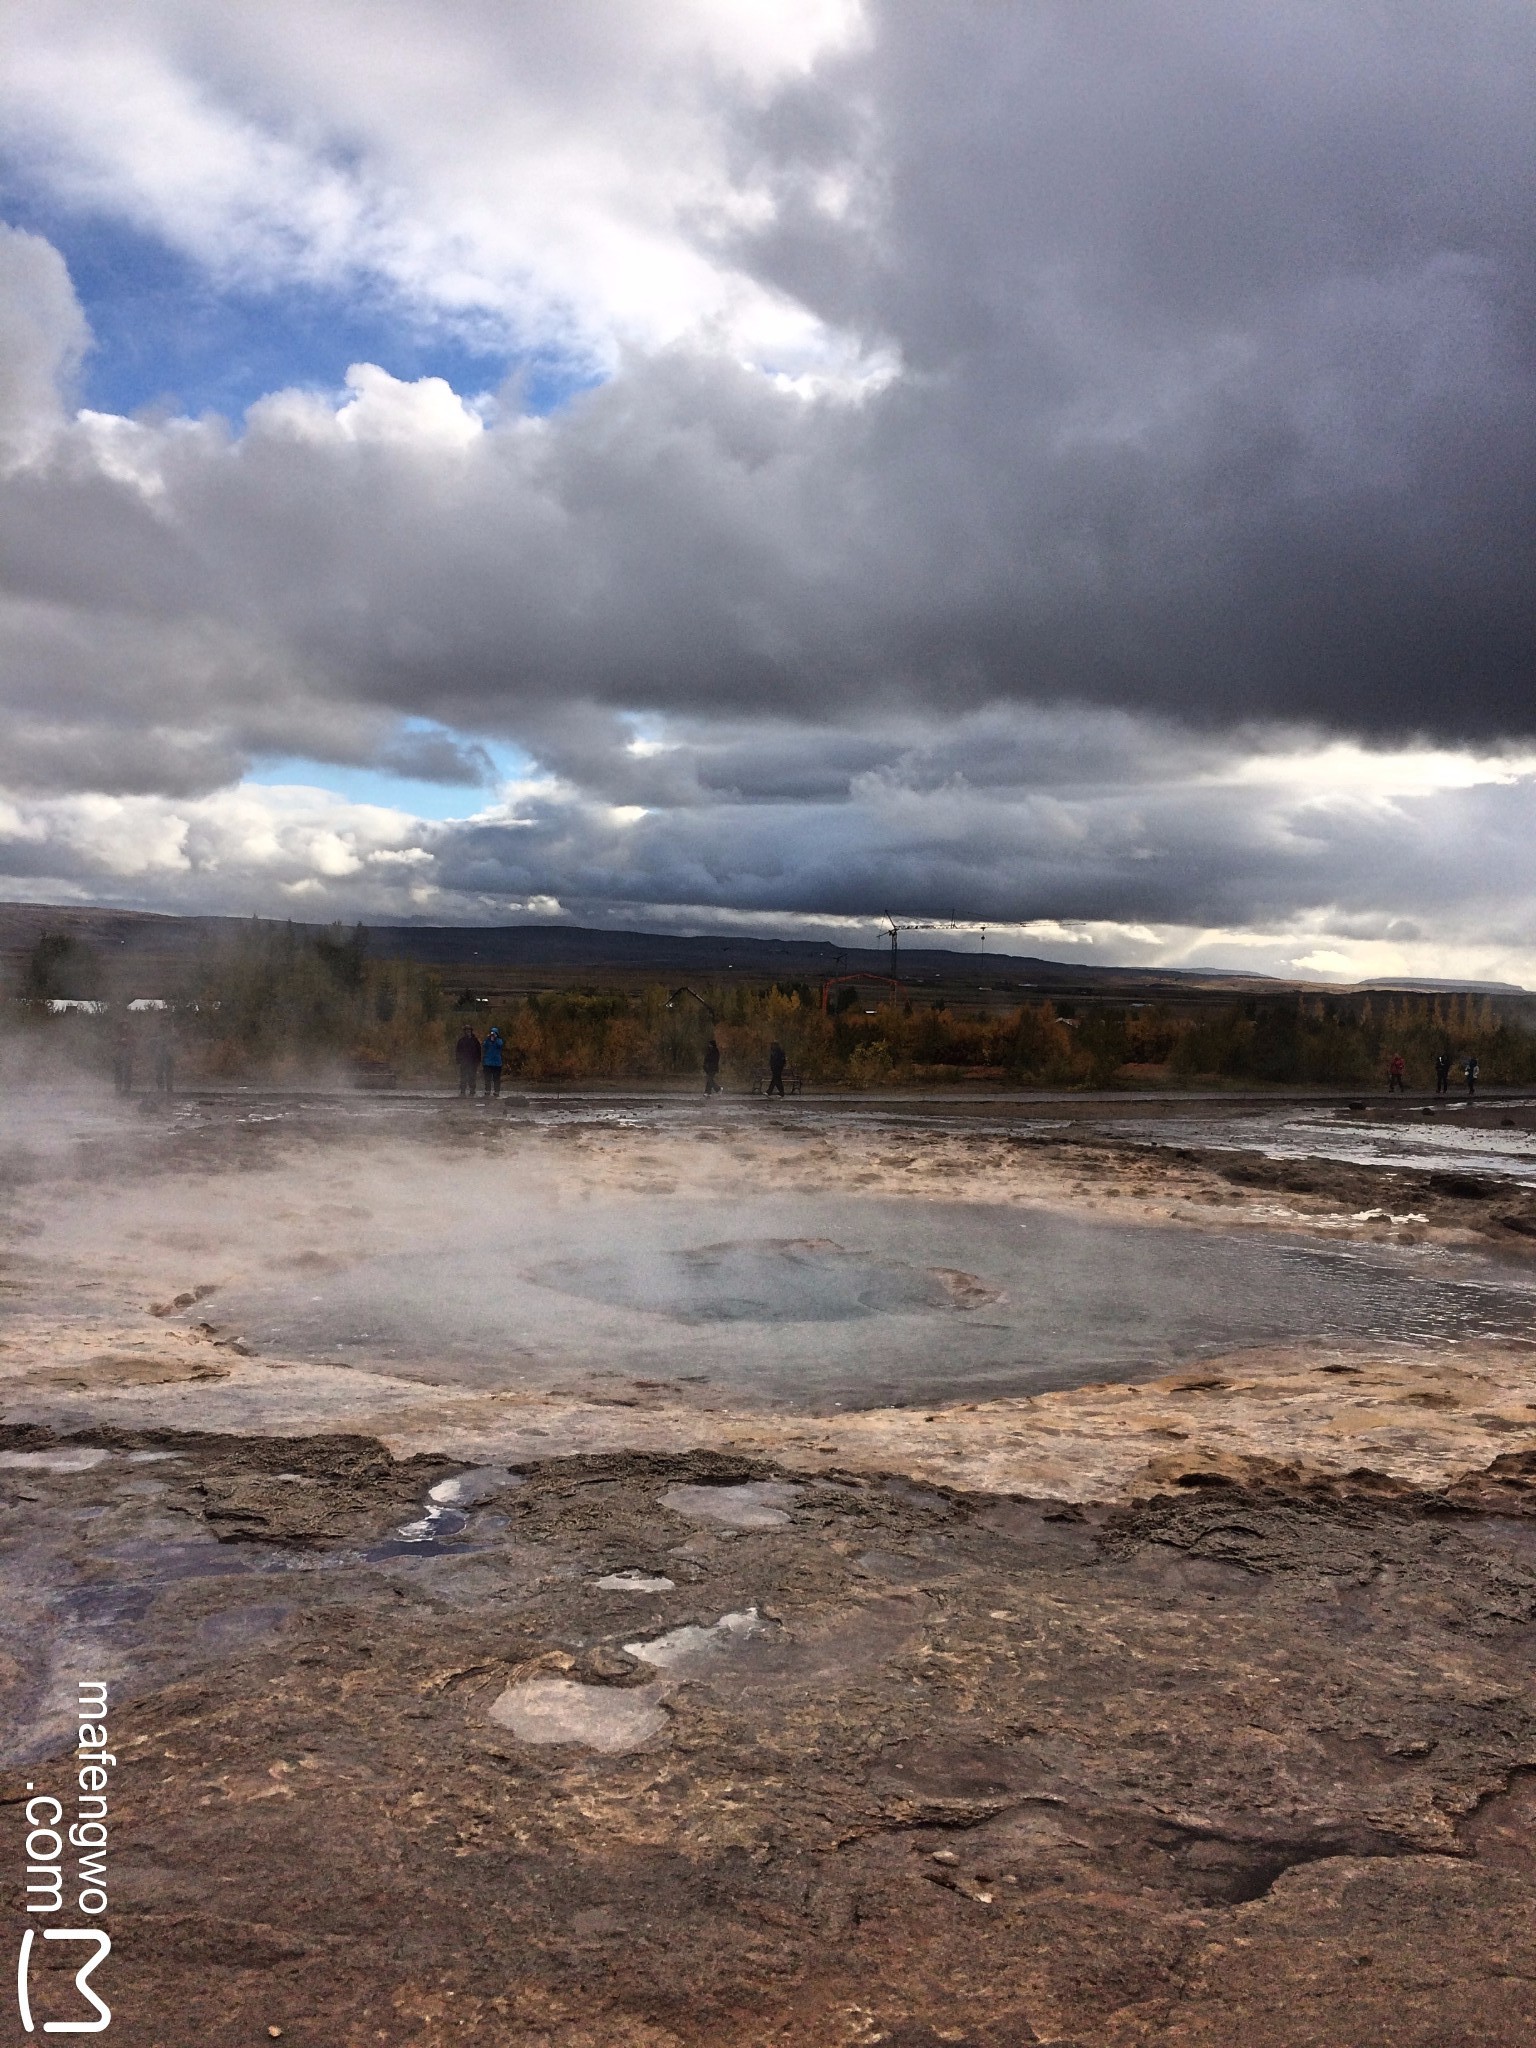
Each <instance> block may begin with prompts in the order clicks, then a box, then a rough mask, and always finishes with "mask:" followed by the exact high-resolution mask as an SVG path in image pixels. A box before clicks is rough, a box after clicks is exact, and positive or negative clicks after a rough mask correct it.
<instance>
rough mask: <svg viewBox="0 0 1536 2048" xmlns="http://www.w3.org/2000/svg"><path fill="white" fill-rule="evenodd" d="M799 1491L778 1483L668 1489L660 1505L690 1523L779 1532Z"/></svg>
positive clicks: (800, 1491) (770, 1480) (759, 1480)
mask: <svg viewBox="0 0 1536 2048" xmlns="http://www.w3.org/2000/svg"><path fill="white" fill-rule="evenodd" d="M803 1490H804V1489H803V1488H801V1487H798V1486H791V1485H788V1484H787V1483H786V1482H785V1481H783V1480H779V1479H754V1480H749V1481H748V1482H747V1483H746V1484H745V1485H743V1486H672V1487H669V1488H668V1489H667V1491H666V1492H665V1493H664V1494H663V1495H662V1496H661V1505H662V1506H663V1507H664V1508H671V1510H672V1512H673V1513H674V1514H677V1515H685V1516H686V1517H687V1518H688V1520H689V1521H690V1522H711V1523H714V1524H716V1525H717V1526H719V1527H721V1528H725V1529H780V1528H783V1526H784V1525H785V1523H787V1522H788V1520H789V1515H788V1513H787V1510H788V1509H790V1508H792V1507H793V1506H794V1505H795V1503H796V1501H798V1500H799V1498H800V1495H801V1493H802V1492H803Z"/></svg>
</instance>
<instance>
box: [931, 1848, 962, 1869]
mask: <svg viewBox="0 0 1536 2048" xmlns="http://www.w3.org/2000/svg"><path fill="white" fill-rule="evenodd" d="M931 1860H932V1861H933V1862H935V1863H943V1864H947V1865H950V1866H953V1865H954V1864H956V1863H958V1862H959V1861H960V1858H959V1857H958V1856H957V1855H956V1854H955V1852H954V1850H953V1849H935V1850H934V1852H933V1856H932V1859H931Z"/></svg>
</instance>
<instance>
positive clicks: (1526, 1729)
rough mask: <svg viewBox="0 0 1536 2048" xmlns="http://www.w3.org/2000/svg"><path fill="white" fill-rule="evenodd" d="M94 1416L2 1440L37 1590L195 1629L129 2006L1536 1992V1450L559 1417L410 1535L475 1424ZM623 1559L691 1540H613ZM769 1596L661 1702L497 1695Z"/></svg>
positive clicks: (1434, 2026) (660, 2033)
mask: <svg viewBox="0 0 1536 2048" xmlns="http://www.w3.org/2000/svg"><path fill="white" fill-rule="evenodd" d="M102 1434H103V1433H98V1435H102ZM104 1440H105V1441H107V1442H108V1443H109V1444H110V1447H111V1448H112V1450H113V1453H114V1455H113V1456H111V1457H110V1458H109V1459H108V1460H106V1461H105V1462H104V1463H102V1464H101V1465H99V1466H97V1467H96V1468H95V1469H94V1470H91V1471H87V1472H75V1473H47V1472H43V1471H39V1470H37V1469H35V1468H33V1469H29V1470H27V1471H26V1472H25V1474H24V1476H23V1475H22V1474H21V1473H18V1472H16V1471H14V1470H13V1471H6V1472H3V1473H0V1481H3V1483H4V1489H5V1492H6V1493H7V1494H8V1495H9V1496H10V1498H11V1505H10V1507H9V1509H8V1514H7V1534H6V1539H5V1540H6V1547H7V1549H8V1550H9V1551H10V1552H11V1553H12V1559H13V1561H22V1562H24V1564H25V1567H26V1573H25V1576H26V1578H27V1579H28V1580H29V1581H30V1583H31V1584H32V1585H33V1586H34V1587H36V1586H40V1585H42V1584H45V1583H46V1584H48V1585H50V1586H51V1587H52V1589H53V1590H52V1593H51V1594H50V1601H51V1605H50V1609H49V1611H50V1612H53V1613H56V1612H57V1611H58V1610H59V1608H60V1607H61V1606H63V1605H65V1604H67V1599H66V1596H71V1597H73V1598H74V1599H75V1600H76V1601H77V1602H78V1601H79V1599H80V1598H81V1597H82V1595H85V1594H89V1593H90V1592H91V1591H92V1590H95V1591H97V1592H100V1591H102V1589H104V1588H106V1589H110V1591H111V1593H112V1594H113V1596H114V1597H119V1598H121V1597H123V1596H124V1595H125V1594H136V1595H137V1597H138V1599H139V1601H140V1602H141V1619H140V1622H139V1627H140V1630H141V1636H142V1641H143V1643H144V1644H145V1645H149V1644H150V1643H152V1644H153V1646H154V1651H153V1659H150V1660H149V1661H145V1660H144V1659H141V1658H139V1657H138V1655H137V1653H134V1652H130V1656H129V1670H128V1673H127V1674H126V1675H125V1678H124V1680H123V1681H122V1683H121V1689H120V1691H119V1693H118V1697H117V1701H116V1703H115V1705H114V1708H113V1717H112V1731H113V1736H114V1739H115V1745H116V1750H117V1754H118V1755H119V1756H120V1757H121V1758H122V1759H123V1765H122V1767H121V1769H120V1770H119V1772H118V1776H117V1781H116V1787H115V1809H114V1821H115V1826H114V1835H113V1851H112V1855H113V1863H112V1870H113V1879H114V1884H113V1917H112V1926H113V1934H114V1950H113V1954H112V1957H111V1958H110V1962H109V1965H108V1966H105V1967H104V1969H103V1972H102V1983H103V1986H104V1988H107V1989H108V1991H109V1995H110V1997H111V2002H112V2005H113V2008H114V2013H115V2018H114V2022H113V2028H114V2038H116V2039H118V2040H120V2041H122V2042H123V2043H125V2044H130V2048H150V2044H155V2043H158V2044H160V2048H222V2044H225V2043H230V2044H233V2043H237V2042H248V2041H258V2040H266V2039H271V2038H281V2039H283V2040H284V2041H286V2042H290V2043H301V2044H308V2043H313V2044H316V2048H319V2044H324V2048H354V2044H356V2048H362V2044H364V2043H376V2042H385V2043H391V2044H393V2043H412V2044H422V2048H428V2044H433V2048H435V2044H447V2043H449V2042H459V2041H484V2042H486V2043H494V2044H498V2048H500V2044H506V2048H588V2044H590V2048H596V2044H598V2043H603V2044H620V2048H631V2044H633V2048H676V2044H687V2048H695V2044H698V2048H704V2044H708V2048H717V2044H718V2048H747V2044H756V2043H766V2042H778V2041H785V2042H793V2043H796V2044H801V2043H805V2044H828V2048H831V2044H854V2043H874V2042H881V2041H883V2042H888V2043H892V2044H896V2043H900V2044H905V2048H933V2044H938V2043H941V2042H945V2043H954V2044H975V2048H981V2044H987V2048H1002V2044H1014V2043H1025V2042H1034V2041H1053V2042H1056V2043H1058V2044H1060V2043H1067V2042H1074V2043H1079V2044H1082V2048H1090V2044H1091V2048H1131V2044H1148V2048H1151V2044H1157V2048H1174V2044H1179V2048H1186V2044H1202V2048H1204V2044H1209V2048H1237V2044H1243V2048H1249V2044H1252V2048H1302V2044H1307V2048H1314V2044H1315V2048H1325V2044H1326V2048H1362V2044H1365V2043H1375V2042H1380V2043H1382V2044H1387V2043H1390V2044H1392V2048H1473V2044H1476V2048H1505V2044H1507V2048H1516V2044H1520V2048H1524V2044H1525V2043H1526V2042H1528V2041H1529V2040H1530V2039H1531V2038H1532V2034H1533V2028H1536V1941H1533V1937H1532V1931H1531V1930H1532V1924H1533V1922H1532V1913H1533V1908H1536V1849H1533V1836H1532V1830H1531V1826H1530V1822H1531V1819H1532V1817H1533V1812H1536V1800H1533V1791H1532V1788H1533V1785H1536V1775H1532V1774H1533V1773H1536V1711H1533V1705H1532V1702H1531V1698H1530V1692H1529V1683H1528V1672H1529V1664H1530V1653H1531V1646H1532V1642H1533V1638H1536V1517H1533V1515H1532V1514H1531V1512H1530V1511H1531V1509H1532V1507H1533V1505H1536V1494H1533V1486H1532V1478H1533V1460H1532V1459H1531V1458H1530V1456H1529V1455H1528V1454H1524V1453H1513V1454H1509V1455H1507V1456H1506V1457H1505V1458H1504V1460H1503V1461H1502V1464H1501V1469H1499V1470H1495V1471H1489V1472H1487V1473H1484V1474H1478V1475H1472V1476H1469V1477H1468V1478H1467V1479H1466V1480H1464V1481H1463V1482H1462V1483H1461V1484H1460V1485H1459V1486H1453V1487H1451V1488H1441V1489H1436V1490H1434V1491H1432V1492H1426V1491H1423V1490H1417V1489H1415V1488H1413V1487H1411V1486H1408V1485H1404V1484H1402V1483H1395V1482H1392V1481H1390V1480H1386V1479H1379V1478H1378V1479H1372V1478H1370V1477H1368V1476H1366V1475H1360V1476H1357V1477H1355V1478H1353V1479H1346V1478H1339V1479H1334V1480H1332V1481H1330V1482H1326V1483H1324V1482H1317V1483H1310V1484H1309V1483H1304V1482H1302V1481H1299V1480H1296V1479H1293V1478H1287V1477H1285V1476H1284V1475H1283V1474H1280V1473H1278V1472H1276V1471H1275V1470H1272V1469H1271V1470H1269V1471H1265V1470H1263V1469H1261V1468H1259V1467H1258V1466H1255V1467H1254V1468H1253V1469H1252V1470H1251V1471H1250V1472H1249V1474H1248V1478H1247V1482H1246V1483H1236V1482H1233V1481H1231V1480H1226V1481H1223V1479H1222V1477H1221V1475H1216V1474H1206V1475H1194V1476H1196V1477H1197V1478H1203V1479H1204V1483H1195V1484H1186V1485H1184V1486H1177V1485H1174V1486H1171V1487H1170V1488H1169V1489H1168V1490H1167V1491H1164V1492H1161V1493H1156V1494H1153V1495H1151V1496H1149V1497H1146V1498H1143V1499H1138V1500H1135V1501H1130V1502H1125V1501H1122V1502H1120V1503H1118V1504H1112V1505H1099V1506H1095V1505H1089V1506H1086V1507H1073V1506H1071V1505H1066V1504H1063V1503H1061V1502H1050V1501H1047V1502H1040V1501H1032V1500H1029V1499H1021V1498H1013V1499H1010V1498H1003V1497H999V1496H996V1495H983V1494H966V1493H961V1492H958V1491H956V1490H953V1489H942V1488H936V1487H925V1486H922V1485H918V1484H915V1483H913V1482H912V1481H910V1480H907V1479H903V1478H895V1477H889V1478H887V1477H881V1476H877V1475H873V1474H870V1473H859V1474H848V1475H843V1476H839V1475H836V1474H826V1473H823V1474H821V1475H819V1476H817V1477H814V1478H809V1477H806V1476H805V1475H803V1474H800V1475H797V1474H795V1473H793V1472H788V1471H784V1470H783V1469H782V1468H779V1467H777V1466H774V1465H773V1464H770V1463H767V1462H764V1461H761V1460H750V1459H742V1458H733V1457H730V1456H727V1455H720V1454H710V1453H696V1454H693V1455H685V1456H663V1455H660V1454H655V1455H640V1454H614V1455H610V1456H598V1457H584V1458H565V1459H553V1460H549V1461H546V1462H543V1463H540V1464H537V1465H532V1466H529V1467H527V1468H526V1469H525V1471H524V1472H523V1473H522V1474H521V1475H519V1476H518V1478H517V1480H516V1481H515V1482H514V1483H513V1484H512V1485H510V1486H508V1487H506V1488H504V1489H503V1490H501V1491H499V1492H496V1493H493V1494H492V1495H491V1496H490V1497H489V1498H488V1499H487V1500H486V1501H485V1503H484V1505H483V1506H482V1507H480V1508H478V1509H477V1510H475V1511H474V1512H472V1513H471V1515H470V1519H469V1522H468V1526H467V1527H466V1528H465V1529H464V1530H462V1531H461V1532H459V1533H458V1534H457V1535H456V1536H454V1537H453V1538H451V1539H450V1540H449V1541H447V1542H446V1543H443V1544H441V1545H438V1546H433V1547H432V1548H431V1549H430V1551H427V1552H418V1553H416V1554H404V1555H402V1554H400V1553H399V1551H398V1549H393V1550H392V1548H391V1546H390V1545H389V1543H388V1542H387V1541H381V1539H386V1538H387V1536H388V1532H389V1531H390V1530H391V1529H392V1528H393V1527H394V1526H395V1525H397V1524H398V1523H399V1521H400V1520H401V1518H402V1517H403V1516H406V1515H408V1514H409V1513H412V1512H414V1511H416V1510H417V1508H418V1507H419V1504H420V1501H421V1499H422V1495H423V1492H424V1489H425V1487H426V1486H427V1485H428V1484H430V1483H431V1482H432V1481H433V1480H434V1479H435V1478H436V1477H438V1476H440V1475H441V1473H442V1472H443V1470H444V1469H445V1468H444V1466H443V1464H442V1462H441V1461H439V1460H432V1459H424V1460H417V1461H412V1462H411V1463H410V1464H408V1465H404V1464H400V1463H397V1462H395V1461H393V1460H391V1459H390V1458H389V1457H388V1456H387V1455H385V1454H384V1453H383V1452H382V1451H381V1450H380V1449H379V1447H378V1446H376V1445H371V1444H369V1443H367V1442H366V1441H363V1440H359V1439H348V1440H338V1439H335V1438H326V1439H319V1440H315V1439H310V1440H304V1439H291V1438H289V1439H282V1438H279V1439H256V1438H248V1439H241V1438H229V1437H225V1438H200V1437H187V1436H183V1437H175V1436H171V1435H170V1434H169V1433H166V1432H159V1433H149V1434H140V1435H130V1434H125V1433H122V1432H107V1433H104ZM50 1441H51V1439H49V1438H48V1435H47V1433H46V1432H44V1431H40V1430H30V1431H24V1430H12V1431H8V1432H6V1433H5V1441H4V1448H6V1449H7V1450H17V1449H19V1450H33V1451H35V1450H38V1449H43V1448H46V1447H47V1445H48V1443H49V1442H50ZM146 1450H159V1451H170V1452H173V1453H175V1454H176V1457H175V1461H174V1462H169V1461H168V1462H166V1463H161V1464H156V1463H149V1462H136V1461H133V1460H131V1459H130V1458H128V1457H127V1456H125V1455H123V1454H124V1453H126V1452H132V1451H138V1452H140V1453H142V1452H144V1451H146ZM284 1475H291V1476H284ZM762 1479H780V1480H787V1481H793V1482H795V1483H797V1484H798V1485H799V1486H800V1488H801V1489H802V1490H801V1491H800V1493H799V1494H798V1496H797V1497H794V1498H793V1503H792V1505H791V1507H790V1508H789V1510H788V1513H789V1519H788V1520H787V1521H786V1522H785V1523H784V1524H783V1525H782V1526H777V1527H770V1528H761V1529H753V1530H747V1531H742V1532H740V1533H731V1532H728V1531H722V1530H721V1529H719V1528H718V1527H715V1526H714V1525H711V1524H708V1523H704V1522H701V1521H699V1520H698V1519H696V1518H690V1517H689V1516H688V1515H684V1514H680V1513H678V1512H675V1511H673V1510H672V1509H669V1508H667V1507H665V1506H663V1505H662V1504H661V1497H662V1495H663V1494H664V1493H666V1492H667V1491H668V1490H669V1488H671V1487H673V1486H675V1485H677V1484H678V1483H679V1482H685V1483H688V1484H692V1485H699V1484H704V1485H724V1484H728V1483H738V1482H742V1481H746V1480H762ZM370 1553H372V1555H371V1558H370ZM172 1554H174V1556H175V1557H176V1558H177V1559H178V1560H179V1564H178V1568H177V1571H176V1572H175V1573H174V1574H173V1573H170V1572H169V1571H168V1570H167V1567H166V1559H167V1558H168V1557H170V1556H171V1555H172ZM189 1557H190V1558H192V1559H193V1560H194V1562H195V1563H196V1565H197V1570H196V1571H195V1572H193V1571H191V1570H189V1569H188V1566H187V1559H188V1558H189ZM636 1569H638V1570H642V1571H645V1572H647V1573H651V1574H655V1575H658V1576H664V1577H667V1578H670V1579H672V1580H673V1581H674V1588H673V1590H671V1591H669V1592H644V1593H639V1594H636V1593H633V1592H628V1591H625V1592H605V1591H601V1590H599V1589H598V1588H597V1587H596V1586H595V1584H594V1581H595V1580H596V1579H597V1578H599V1577H601V1576H602V1575H604V1574H605V1573H610V1572H613V1571H616V1570H636ZM220 1573H228V1574H229V1575H227V1576H221V1575H219V1574H220ZM6 1583H7V1584H8V1585H9V1586H10V1587H12V1589H13V1592H12V1594H10V1595H7V1599H8V1600H12V1599H14V1598H15V1597H17V1596H16V1594H15V1592H14V1589H15V1588H16V1587H17V1586H18V1584H19V1583H20V1582H19V1580H18V1578H17V1577H16V1576H15V1575H14V1573H12V1574H8V1576H7V1581H6ZM751 1608H756V1610H757V1613H758V1616H759V1618H760V1619H761V1621H762V1622H763V1623H764V1624H765V1626H764V1630H763V1632H762V1633H761V1634H759V1635H756V1636H755V1637H753V1638H752V1639H750V1640H744V1641H742V1642H740V1643H738V1644H737V1645H736V1646H734V1647H733V1648H731V1649H729V1650H726V1651H722V1652H720V1653H719V1655H718V1656H717V1657H716V1658H715V1660H714V1661H713V1663H711V1664H709V1665H708V1667H707V1668H705V1669H702V1670H699V1671H697V1672H695V1673H694V1674H693V1675H692V1676H689V1677H686V1678H685V1679H683V1680H682V1681H681V1682H679V1683H677V1684H676V1685H675V1686H674V1687H673V1688H671V1689H670V1690H669V1691H668V1692H667V1695H666V1711H667V1723H666V1726H665V1729H664V1731H663V1732H662V1733H661V1734H660V1735H659V1736H657V1737H656V1738H655V1739H654V1740H653V1741H652V1742H651V1743H649V1744H648V1745H646V1746H645V1747H643V1748H641V1749H640V1750H638V1751H636V1752H633V1753H630V1754H620V1755H598V1754H594V1753H593V1752H591V1751H588V1750H583V1749H577V1748H574V1747H569V1746H555V1747H536V1746H531V1745H528V1744H525V1743H520V1742H518V1741H517V1740H516V1739H514V1738H513V1737H512V1736H511V1735H509V1734H508V1733H507V1731H506V1730H505V1729H504V1728H502V1727H500V1726H498V1725H496V1724H495V1723H494V1722H493V1721H492V1720H491V1719H490V1712H489V1710H490V1707H491V1704H492V1702H493V1701H495V1700H496V1699H497V1698H498V1697H499V1696H500V1695H501V1694H502V1693H503V1691H504V1690H505V1689H506V1688H507V1687H508V1686H509V1685H511V1684H516V1683H518V1682H520V1681H522V1680H525V1679H528V1678H530V1677H534V1676H538V1675H544V1676H548V1675H561V1676H564V1677H566V1678H569V1679H573V1680H575V1681H577V1682H579V1683H582V1684H587V1685H596V1686H605V1685H615V1684H616V1685H619V1686H627V1685H630V1684H632V1683H633V1682H634V1681H635V1680H636V1679H637V1677H646V1676H649V1675H652V1674H651V1673H650V1667H649V1666H645V1667H643V1668H642V1666H641V1665H640V1664H639V1663H638V1662H637V1660H636V1659H635V1658H634V1657H633V1656H631V1655H630V1654H628V1653H626V1651H625V1650H624V1647H623V1646H624V1645H625V1644H626V1643H630V1642H634V1641H636V1640H642V1639H648V1638H651V1637H654V1636H656V1635H658V1634H659V1633H661V1632H662V1631H664V1630H668V1629H673V1628H676V1627H678V1626H679V1625H681V1624H684V1623H690V1622H691V1623H700V1624H704V1625H706V1626H707V1625H709V1624H711V1623H713V1622H715V1621H716V1620H718V1618H719V1617H720V1616H721V1615H723V1614H726V1613H728V1612H741V1611H744V1610H748V1609H751ZM7 1612H8V1618H9V1619H10V1620H11V1621H12V1623H13V1625H19V1624H18V1620H17V1615H16V1613H15V1611H14V1609H13V1608H8V1610H7ZM34 1626H35V1624H34ZM9 1647H12V1648H18V1647H21V1646H20V1645H19V1644H16V1643H15V1642H14V1641H13V1643H12V1644H11V1645H10V1646H9ZM146 1656H147V1651H146ZM155 1659H157V1660H158V1663H155V1662H154V1660H155ZM26 1661H27V1660H26V1659H25V1658H18V1659H17V1661H16V1665H15V1667H14V1668H15V1669H16V1670H17V1671H18V1672H19V1671H20V1669H21V1668H22V1666H23V1665H24V1664H25V1663H26ZM130 1695H132V1696H131V1697H130ZM20 1704H21V1705H24V1704H25V1702H24V1701H22V1702H21V1703H20ZM18 1712H19V1708H18ZM12 1718H15V1717H12ZM21 1718H24V1716H21ZM49 1768H50V1767H49V1766H48V1765H47V1764H46V1763H38V1764H33V1765H29V1766H28V1768H27V1772H26V1775H27V1776H28V1777H35V1778H42V1777H44V1776H45V1775H46V1773H47V1771H48V1769H49ZM17 1776H18V1773H16V1772H12V1773H9V1774H8V1779H9V1780H11V1781H14V1780H15V1779H16V1777H17ZM19 1789H20V1788H19V1785H17V1784H16V1783H14V1782H9V1783H8V1785H7V1790H6V1795H5V1796H6V1797H7V1798H8V1799H9V1798H15V1797H16V1796H17V1795H18V1793H19ZM108 1970H110V1973H111V1974H110V1979H109V1978H108ZM274 2028H280V2029H281V2030H282V2033H281V2036H280V2037H276V2036H274V2035H273V2034H272V2031H271V2030H272V2029H274Z"/></svg>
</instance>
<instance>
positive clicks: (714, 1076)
mask: <svg viewBox="0 0 1536 2048" xmlns="http://www.w3.org/2000/svg"><path fill="white" fill-rule="evenodd" d="M704 1093H705V1094H706V1095H718V1094H719V1093H720V1048H719V1046H718V1045H716V1043H715V1041H714V1039H713V1037H711V1039H710V1041H709V1043H708V1045H706V1046H705V1048H704Z"/></svg>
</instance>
